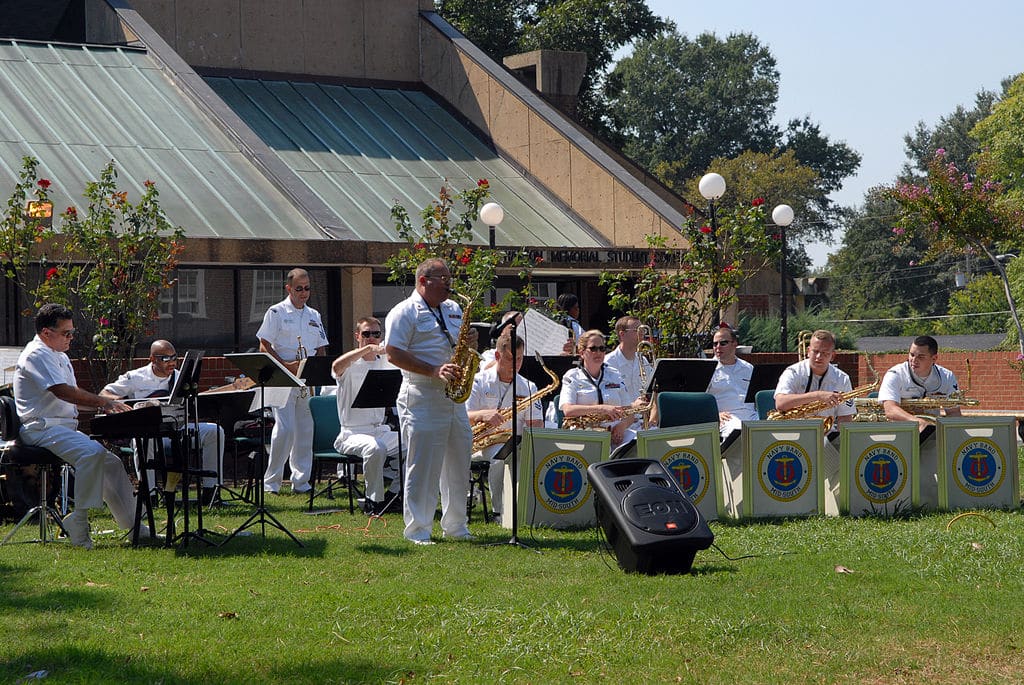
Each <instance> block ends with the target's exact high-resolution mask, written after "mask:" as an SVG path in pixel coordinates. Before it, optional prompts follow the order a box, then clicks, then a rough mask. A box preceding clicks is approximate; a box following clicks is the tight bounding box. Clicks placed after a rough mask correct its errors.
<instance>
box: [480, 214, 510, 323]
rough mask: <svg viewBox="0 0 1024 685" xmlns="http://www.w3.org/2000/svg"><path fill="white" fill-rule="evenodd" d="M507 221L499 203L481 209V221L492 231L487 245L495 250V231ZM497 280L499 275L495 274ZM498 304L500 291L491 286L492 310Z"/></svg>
mask: <svg viewBox="0 0 1024 685" xmlns="http://www.w3.org/2000/svg"><path fill="white" fill-rule="evenodd" d="M504 219H505V210H504V209H503V208H502V206H501V205H499V204H498V203H497V202H488V203H487V204H485V205H484V206H483V207H481V208H480V221H482V222H484V223H485V224H486V225H487V228H488V229H489V230H490V233H489V234H488V241H487V245H488V246H489V247H490V248H491V249H492V250H493V249H495V248H494V245H495V236H494V229H495V228H496V227H497V226H498V225H499V224H501V222H502V221H503V220H504ZM495 278H497V274H495ZM496 304H498V289H497V288H496V287H495V285H494V284H492V285H491V308H492V309H493V308H494V306H495V305H496Z"/></svg>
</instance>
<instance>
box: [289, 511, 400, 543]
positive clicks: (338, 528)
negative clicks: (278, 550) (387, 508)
mask: <svg viewBox="0 0 1024 685" xmlns="http://www.w3.org/2000/svg"><path fill="white" fill-rule="evenodd" d="M374 521H380V522H381V523H382V524H383V525H384V528H387V527H388V521H387V519H385V518H384V517H383V516H378V515H376V514H374V515H372V516H369V517H367V519H366V525H365V526H354V527H352V526H343V525H341V524H340V523H335V524H332V525H329V526H326V525H325V526H316V527H314V528H298V529H296V530H293V531H292V532H293V533H326V532H328V531H334V532H337V533H362V534H363V537H366V538H370V537H372V538H383V537H384V535H382V534H376V535H375V534H373V533H372V531H371V530H370V526H372V525H373V522H374Z"/></svg>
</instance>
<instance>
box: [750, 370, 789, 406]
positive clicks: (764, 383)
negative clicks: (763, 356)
mask: <svg viewBox="0 0 1024 685" xmlns="http://www.w3.org/2000/svg"><path fill="white" fill-rule="evenodd" d="M787 366H789V364H778V363H775V364H755V365H754V370H753V371H752V372H751V374H750V384H749V385H748V386H747V395H746V397H744V398H743V401H744V402H756V401H757V393H759V392H761V391H762V390H774V389H775V388H776V387H777V386H778V385H779V377H780V376H781V375H782V372H783V371H785V370H786V367H787Z"/></svg>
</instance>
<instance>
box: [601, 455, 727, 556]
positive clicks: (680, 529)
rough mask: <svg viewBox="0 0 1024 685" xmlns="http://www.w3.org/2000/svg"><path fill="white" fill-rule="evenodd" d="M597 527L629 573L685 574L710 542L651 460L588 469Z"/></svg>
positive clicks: (707, 531)
mask: <svg viewBox="0 0 1024 685" xmlns="http://www.w3.org/2000/svg"><path fill="white" fill-rule="evenodd" d="M587 477H588V478H589V480H590V484H591V485H592V486H593V487H594V492H595V494H596V495H597V496H596V497H595V498H594V507H595V509H596V511H597V522H598V524H599V525H600V526H601V527H602V528H603V529H604V533H605V536H607V538H608V542H609V543H611V546H612V548H613V549H614V550H615V557H616V558H617V559H618V561H619V566H621V567H622V568H623V569H624V570H626V571H628V572H630V573H646V574H648V575H655V574H659V573H689V572H690V567H691V566H692V565H693V558H694V557H695V556H696V555H697V551H698V550H702V549H707V548H708V547H710V546H711V543H712V542H714V540H715V536H714V534H713V533H712V532H711V529H710V528H708V524H707V522H706V521H705V520H704V519H703V517H701V515H700V512H699V511H697V508H696V507H694V506H693V503H692V502H690V500H689V499H688V498H687V497H686V495H685V494H683V491H682V490H680V489H679V486H678V485H677V484H676V481H675V479H674V478H672V475H671V474H670V473H669V472H668V470H666V469H665V467H664V466H663V465H662V463H661V462H660V461H657V460H654V459H617V460H615V461H602V462H597V463H595V464H591V465H590V466H589V467H588V468H587Z"/></svg>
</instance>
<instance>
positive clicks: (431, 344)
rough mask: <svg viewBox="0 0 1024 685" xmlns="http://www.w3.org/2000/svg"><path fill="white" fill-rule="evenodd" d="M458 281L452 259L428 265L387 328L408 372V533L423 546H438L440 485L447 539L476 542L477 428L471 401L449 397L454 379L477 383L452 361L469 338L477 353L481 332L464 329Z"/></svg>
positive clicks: (404, 410)
mask: <svg viewBox="0 0 1024 685" xmlns="http://www.w3.org/2000/svg"><path fill="white" fill-rule="evenodd" d="M451 281H452V275H451V271H449V270H448V265H447V264H446V263H445V262H444V260H441V259H428V260H426V261H424V262H423V263H421V264H420V265H419V266H418V267H417V268H416V289H415V291H414V292H413V293H412V294H411V295H410V296H409V297H408V298H407V299H405V300H403V301H402V302H399V303H398V304H397V305H395V307H394V309H392V310H391V311H390V312H389V313H388V316H387V319H386V320H385V326H384V329H385V337H384V349H385V351H386V352H387V355H388V359H390V360H391V363H392V364H394V365H395V366H397V367H398V368H399V369H401V370H402V388H401V390H400V391H399V393H398V417H399V420H400V423H401V430H402V442H403V443H404V445H405V449H406V458H405V497H404V499H403V513H404V518H405V532H404V535H405V538H406V539H407V540H409V541H410V542H412V543H414V544H417V545H431V544H434V543H433V541H432V540H431V539H430V534H431V531H432V530H433V527H434V510H435V509H436V508H437V495H438V490H439V489H440V493H441V530H442V532H443V534H444V537H446V538H449V539H454V540H471V539H473V536H472V535H470V534H469V528H468V527H467V522H468V520H469V517H468V514H467V512H466V493H467V492H468V491H469V475H470V451H471V449H472V444H473V432H472V430H471V429H470V427H469V416H468V415H467V413H466V405H465V404H460V403H457V402H454V401H452V400H451V399H449V397H448V395H447V394H446V393H445V389H446V387H447V385H448V384H449V383H457V382H460V381H463V382H471V380H472V379H469V378H464V377H463V374H464V373H465V369H463V368H462V367H460V366H459V365H458V364H453V363H452V360H453V358H458V357H459V356H461V354H458V353H460V352H461V350H460V349H457V344H461V343H462V342H463V339H465V342H466V343H467V344H468V345H470V346H472V348H473V351H474V352H475V350H476V331H475V330H473V329H472V328H468V327H467V328H466V329H465V331H463V320H462V319H463V312H462V308H461V307H459V305H458V304H456V303H455V302H453V301H452V300H450V299H448V296H449V295H450V294H451V292H452V291H451ZM467 321H468V317H467ZM463 333H464V335H463ZM457 341H458V343H457Z"/></svg>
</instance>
